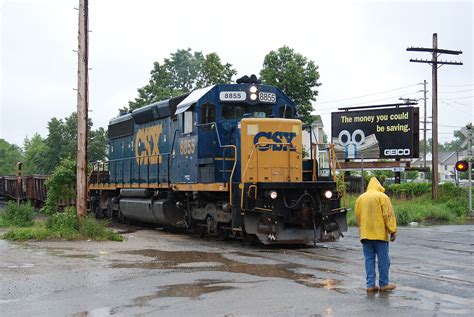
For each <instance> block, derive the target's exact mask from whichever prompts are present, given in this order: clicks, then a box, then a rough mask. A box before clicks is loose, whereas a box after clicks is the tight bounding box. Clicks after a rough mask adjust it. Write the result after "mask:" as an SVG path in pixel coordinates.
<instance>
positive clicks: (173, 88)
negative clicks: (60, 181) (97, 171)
mask: <svg viewBox="0 0 474 317" xmlns="http://www.w3.org/2000/svg"><path fill="white" fill-rule="evenodd" d="M236 74H237V71H236V69H235V68H234V67H233V65H232V64H230V63H223V62H222V61H221V58H220V56H219V55H218V54H217V53H215V52H213V53H209V54H207V55H204V54H203V53H202V52H200V51H196V52H194V51H192V50H191V49H190V48H188V49H178V50H177V51H176V52H174V53H171V54H170V57H169V58H165V59H164V60H163V62H162V63H160V62H158V61H156V62H154V63H153V68H152V70H151V71H150V78H149V81H148V83H147V84H145V85H144V86H143V87H141V88H138V90H137V93H138V95H137V97H135V98H133V100H130V101H129V102H128V105H127V106H124V107H122V108H121V109H119V111H120V113H121V114H124V113H127V112H130V111H133V110H135V109H138V108H140V107H143V106H146V105H148V104H151V103H153V102H156V101H160V100H165V99H169V98H172V97H175V96H179V95H181V94H184V93H186V92H189V91H192V90H194V89H198V88H203V87H206V86H209V85H214V84H225V83H231V82H232V77H233V76H235V75H236ZM248 75H250V74H248ZM259 76H260V80H261V81H262V83H263V84H268V85H272V86H276V87H278V88H280V89H281V90H282V91H283V92H284V93H286V94H287V95H288V96H289V97H290V98H291V99H293V101H294V102H295V103H296V106H297V116H298V117H299V118H300V119H301V120H302V121H303V122H304V123H311V122H312V121H313V120H314V118H315V116H312V115H311V112H312V111H313V110H315V109H314V108H313V103H314V102H315V101H316V97H317V96H318V90H317V87H319V86H320V85H321V83H320V82H319V77H320V75H319V71H318V66H317V65H316V63H315V62H314V61H313V60H310V59H308V58H307V57H305V56H303V55H302V54H300V53H297V52H295V51H294V49H292V48H290V47H288V46H283V47H281V48H279V49H277V50H275V51H270V52H269V53H268V54H267V55H266V56H265V57H264V60H263V63H262V69H261V70H260V72H259ZM454 137H455V140H454V141H451V142H446V143H445V144H441V145H440V149H441V150H458V148H459V146H460V144H461V143H462V142H463V135H462V133H460V132H459V131H455V133H454ZM76 145H77V115H76V113H72V114H71V115H70V116H69V117H66V118H64V119H58V118H55V117H54V118H52V119H51V120H50V121H49V122H48V135H47V137H45V138H43V137H42V136H40V135H39V134H35V135H33V136H32V137H31V138H26V139H25V140H24V144H23V147H22V148H21V147H19V146H18V145H15V144H9V143H8V142H7V141H5V140H3V139H0V175H9V174H10V175H11V174H15V173H16V163H17V162H18V161H22V162H23V163H24V165H23V166H24V173H25V174H50V173H52V172H53V170H54V169H55V168H56V167H57V166H58V165H59V163H60V162H61V161H62V160H63V159H68V158H69V159H74V158H75V157H76ZM106 148H107V135H106V131H105V130H104V129H103V128H98V129H96V130H93V129H92V121H90V120H89V140H88V159H89V161H97V160H104V159H106V157H107V153H106ZM428 151H430V149H428Z"/></svg>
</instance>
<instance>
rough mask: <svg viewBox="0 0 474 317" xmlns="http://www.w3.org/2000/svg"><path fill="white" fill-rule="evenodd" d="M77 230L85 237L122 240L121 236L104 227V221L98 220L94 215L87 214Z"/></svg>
mask: <svg viewBox="0 0 474 317" xmlns="http://www.w3.org/2000/svg"><path fill="white" fill-rule="evenodd" d="M79 232H80V233H81V235H82V236H83V237H87V238H89V239H92V240H112V241H123V237H122V236H121V235H119V234H117V233H115V232H113V231H112V230H111V229H107V228H106V222H105V221H98V220H96V219H95V218H94V216H92V215H89V216H87V217H86V218H84V220H83V221H82V223H81V225H80V227H79Z"/></svg>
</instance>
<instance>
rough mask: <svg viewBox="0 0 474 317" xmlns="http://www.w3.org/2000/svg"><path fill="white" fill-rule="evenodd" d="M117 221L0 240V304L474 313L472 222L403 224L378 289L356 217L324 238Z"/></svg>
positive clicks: (82, 311) (188, 312) (6, 307)
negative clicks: (105, 236)
mask: <svg viewBox="0 0 474 317" xmlns="http://www.w3.org/2000/svg"><path fill="white" fill-rule="evenodd" d="M120 230H126V231H129V233H125V234H124V236H125V237H126V239H125V241H124V242H122V243H120V242H93V241H92V242H91V241H89V242H88V241H79V242H68V241H49V242H28V243H12V242H7V241H5V240H0V315H2V316H31V315H34V316H71V315H72V316H109V315H117V316H129V315H147V316H148V315H150V316H156V315H163V316H216V315H217V316H240V315H259V316H262V315H271V316H280V315H281V316H294V315H302V316H451V315H452V316H458V315H471V316H472V315H474V269H473V266H474V256H473V252H474V251H473V246H474V225H464V226H432V227H417V228H415V227H406V228H399V237H398V239H397V241H396V242H395V243H393V244H391V245H390V253H391V258H392V268H391V281H392V282H394V283H396V284H397V286H398V287H397V289H396V290H395V291H393V292H392V293H377V294H374V295H367V293H366V291H365V285H364V278H365V277H364V268H363V257H362V251H361V245H360V243H359V241H358V239H357V228H351V229H350V231H349V232H348V233H347V234H346V236H345V238H344V239H341V240H340V241H338V242H335V243H327V244H319V245H318V246H317V247H316V248H314V247H312V246H308V247H304V246H300V247H297V248H295V247H293V248H276V247H271V248H262V247H260V248H258V247H249V246H244V245H243V244H241V243H240V242H238V241H216V240H211V239H199V238H197V237H195V236H191V235H186V234H181V233H172V232H166V231H162V230H150V229H137V228H134V227H121V228H120ZM135 230H136V231H135Z"/></svg>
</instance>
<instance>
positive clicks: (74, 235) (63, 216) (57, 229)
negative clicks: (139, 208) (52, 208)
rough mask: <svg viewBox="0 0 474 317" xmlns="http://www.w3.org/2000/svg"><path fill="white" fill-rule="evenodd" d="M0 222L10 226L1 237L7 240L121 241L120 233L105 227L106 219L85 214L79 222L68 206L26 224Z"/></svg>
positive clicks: (2, 216) (2, 217)
mask: <svg viewBox="0 0 474 317" xmlns="http://www.w3.org/2000/svg"><path fill="white" fill-rule="evenodd" d="M0 219H5V218H4V214H2V215H0ZM2 221H3V222H2ZM0 224H6V226H8V227H11V229H10V230H9V231H8V232H7V233H5V234H4V235H3V238H4V239H7V240H15V241H25V240H47V239H65V240H89V239H90V240H96V241H103V240H111V241H123V237H122V236H121V235H120V234H118V233H116V232H114V231H113V230H111V229H109V228H107V227H106V225H107V222H106V221H98V220H96V219H95V218H94V217H93V216H87V217H86V218H85V219H84V220H83V221H82V222H81V223H79V221H78V220H77V216H76V210H75V208H68V209H66V210H65V211H64V212H63V213H56V214H54V215H51V216H50V217H49V218H48V220H47V221H33V222H32V223H28V224H29V225H28V226H24V225H23V226H19V225H14V224H11V223H9V222H8V223H5V220H0Z"/></svg>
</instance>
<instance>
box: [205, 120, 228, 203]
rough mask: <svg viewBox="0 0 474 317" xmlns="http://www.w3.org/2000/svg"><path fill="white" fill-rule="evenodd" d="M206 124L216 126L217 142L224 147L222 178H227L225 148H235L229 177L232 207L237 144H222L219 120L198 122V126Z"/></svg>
mask: <svg viewBox="0 0 474 317" xmlns="http://www.w3.org/2000/svg"><path fill="white" fill-rule="evenodd" d="M206 125H210V126H211V128H215V130H214V131H216V136H217V142H219V147H220V148H223V149H224V150H223V153H222V156H223V159H222V178H225V158H226V156H225V149H226V148H233V149H234V165H233V166H232V171H231V172H230V177H229V204H230V207H232V179H233V178H234V172H235V168H236V167H237V146H236V145H234V144H224V145H222V143H221V138H220V136H219V131H218V128H217V122H215V121H213V122H208V123H200V124H196V127H202V126H206ZM214 157H215V156H214Z"/></svg>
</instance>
